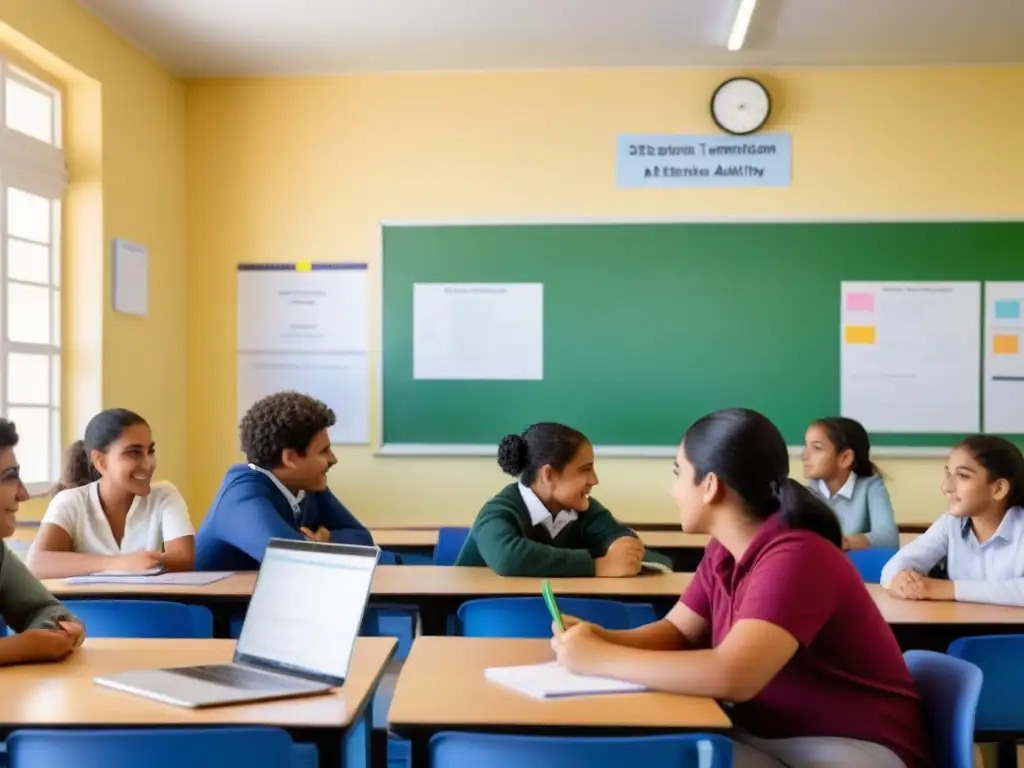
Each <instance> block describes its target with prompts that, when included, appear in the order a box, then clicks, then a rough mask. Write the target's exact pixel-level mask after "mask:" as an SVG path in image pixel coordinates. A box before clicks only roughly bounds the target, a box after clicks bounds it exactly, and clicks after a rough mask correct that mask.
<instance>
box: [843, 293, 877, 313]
mask: <svg viewBox="0 0 1024 768" xmlns="http://www.w3.org/2000/svg"><path fill="white" fill-rule="evenodd" d="M846 309H847V311H849V312H874V311H875V297H874V296H872V295H871V294H870V293H848V294H846Z"/></svg>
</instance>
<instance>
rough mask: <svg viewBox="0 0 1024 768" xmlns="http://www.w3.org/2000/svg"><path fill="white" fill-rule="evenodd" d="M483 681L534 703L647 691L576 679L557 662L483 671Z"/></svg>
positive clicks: (595, 679)
mask: <svg viewBox="0 0 1024 768" xmlns="http://www.w3.org/2000/svg"><path fill="white" fill-rule="evenodd" d="M484 677H485V678H486V679H488V680H490V681H491V682H493V683H498V684H500V685H504V686H505V687H506V688H512V689H513V690H516V691H519V692H520V693H525V694H526V695H527V696H533V697H534V698H535V699H558V698H566V697H569V696H596V695H600V694H608V693H639V692H641V691H645V690H647V689H646V688H645V687H644V686H642V685H637V684H636V683H625V682H622V681H621V680H612V679H611V678H607V677H590V676H587V675H575V674H573V673H572V672H570V671H569V670H567V669H566V668H565V667H563V666H562V665H561V664H559V663H558V662H557V661H550V662H547V663H546V664H529V665H526V666H521V667H491V668H489V669H486V670H484Z"/></svg>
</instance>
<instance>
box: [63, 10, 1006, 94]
mask: <svg viewBox="0 0 1024 768" xmlns="http://www.w3.org/2000/svg"><path fill="white" fill-rule="evenodd" d="M79 2H80V3H81V4H82V5H83V6H85V7H86V8H88V9H89V10H91V11H92V12H93V13H95V14H96V15H97V16H98V17H99V18H100V19H102V20H103V21H104V22H105V23H106V24H107V25H109V26H110V27H112V28H113V29H114V30H115V31H116V32H117V33H119V34H120V35H121V36H123V37H125V38H127V39H128V40H129V41H131V42H132V43H134V44H135V45H136V46H137V47H139V48H140V49H142V50H144V51H146V52H147V53H149V54H150V55H152V56H153V57H154V58H155V59H157V60H158V61H160V62H161V63H162V64H164V65H165V66H167V67H168V68H170V69H171V70H173V71H175V72H177V73H178V74H180V75H182V76H184V77H222V76H253V75H294V74H327V73H340V72H359V71H361V72H366V71H401V70H487V69H557V68H591V67H684V66H726V67H728V66H734V65H740V66H748V67H749V66H876V65H914V64H921V65H937V64H975V63H1020V62H1024V0H759V2H758V3H757V6H756V8H755V11H754V15H753V19H752V22H751V24H750V30H749V33H748V35H747V42H746V45H745V47H744V48H743V50H741V51H739V52H736V53H732V52H730V51H728V50H727V49H726V45H725V44H726V40H727V38H728V36H729V31H730V28H731V26H732V23H733V19H734V16H735V11H736V8H737V7H738V5H739V0H79Z"/></svg>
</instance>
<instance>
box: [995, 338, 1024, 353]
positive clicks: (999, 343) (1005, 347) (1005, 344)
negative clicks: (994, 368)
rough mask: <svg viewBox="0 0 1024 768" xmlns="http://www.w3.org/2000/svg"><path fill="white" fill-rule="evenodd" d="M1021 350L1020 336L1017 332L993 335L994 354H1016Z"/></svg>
mask: <svg viewBox="0 0 1024 768" xmlns="http://www.w3.org/2000/svg"><path fill="white" fill-rule="evenodd" d="M1019 351H1020V337H1019V336H1018V335H1017V334H1015V333H997V334H996V335H995V336H993V337H992V354H995V355H1016V354H1017V353H1018V352H1019Z"/></svg>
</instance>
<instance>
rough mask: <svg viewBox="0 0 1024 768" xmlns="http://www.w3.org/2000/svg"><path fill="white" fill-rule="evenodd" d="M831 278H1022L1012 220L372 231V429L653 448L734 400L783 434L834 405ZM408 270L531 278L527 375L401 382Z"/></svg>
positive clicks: (462, 278) (886, 439)
mask: <svg viewBox="0 0 1024 768" xmlns="http://www.w3.org/2000/svg"><path fill="white" fill-rule="evenodd" d="M843 280H869V281H875V280H979V281H981V280H1024V222H901V223H896V222H879V223H846V222H844V223H788V222H787V223H713V224H712V223H686V224H598V225H569V224H565V225H490V226H397V227H390V226H388V227H385V228H384V232H383V286H384V288H383V420H384V424H383V442H384V443H385V444H393V443H402V444H431V445H438V444H441V445H443V444H484V445H491V444H495V443H497V441H498V440H500V439H501V437H502V436H503V435H505V434H506V433H508V432H515V431H519V430H521V429H523V428H524V427H525V426H528V425H529V424H531V423H533V422H535V421H540V420H547V419H552V420H557V421H562V422H565V423H568V424H571V425H573V426H575V427H577V428H579V429H581V430H583V431H584V432H585V433H586V434H587V435H588V436H590V438H591V439H592V440H593V441H594V442H595V443H597V444H598V445H615V446H670V445H674V444H676V443H677V442H678V440H679V438H680V436H681V435H682V434H683V432H684V431H685V429H686V427H687V426H688V425H689V424H690V423H691V422H693V421H694V420H695V419H696V418H698V417H700V416H701V415H703V414H705V413H707V412H709V411H712V410H715V409H717V408H723V407H730V406H746V407H750V408H756V409H758V410H760V411H762V412H763V413H765V414H766V415H768V416H769V417H770V418H771V419H773V420H774V421H775V423H776V424H778V425H779V427H780V428H781V429H782V431H783V433H784V434H785V436H786V440H787V441H788V442H789V443H790V444H791V445H795V444H800V443H802V441H803V433H804V430H805V428H806V426H807V424H808V422H810V421H811V420H813V419H815V418H818V417H821V416H827V415H833V414H836V413H837V412H838V411H839V373H840V372H839V354H840V349H839V343H838V342H839V316H840V307H839V302H840V282H841V281H843ZM418 282H541V283H543V284H544V327H545V329H544V379H543V381H423V380H415V379H414V378H413V349H412V338H413V337H412V333H413V285H414V284H415V283H418ZM980 311H981V309H980V307H979V312H980ZM965 364H973V361H965ZM979 408H980V404H979ZM958 437H959V436H958V435H935V434H929V435H921V434H918V435H907V434H879V435H875V436H874V437H873V440H874V442H875V444H877V445H889V446H896V445H898V446H947V445H949V444H950V443H951V442H953V441H954V440H955V439H956V438H958Z"/></svg>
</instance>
